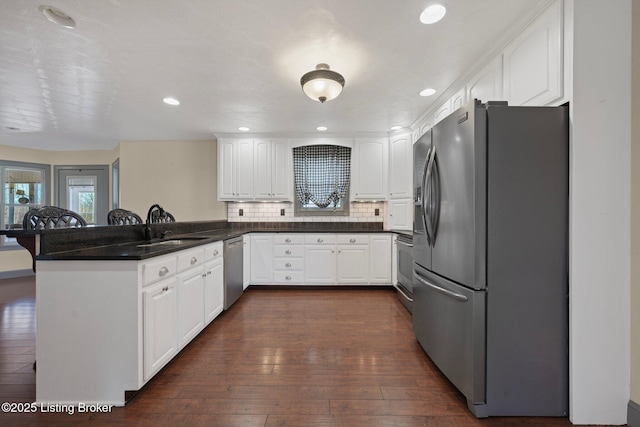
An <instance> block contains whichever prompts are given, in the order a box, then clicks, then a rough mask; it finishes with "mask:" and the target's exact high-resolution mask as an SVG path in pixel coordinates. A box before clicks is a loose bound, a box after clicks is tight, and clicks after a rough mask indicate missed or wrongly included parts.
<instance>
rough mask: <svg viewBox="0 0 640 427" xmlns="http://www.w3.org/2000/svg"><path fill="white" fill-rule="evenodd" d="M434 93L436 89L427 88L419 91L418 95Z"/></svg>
mask: <svg viewBox="0 0 640 427" xmlns="http://www.w3.org/2000/svg"><path fill="white" fill-rule="evenodd" d="M434 93H436V90H435V89H431V88H429V89H425V90H423V91H421V92H420V96H431V95H433V94H434Z"/></svg>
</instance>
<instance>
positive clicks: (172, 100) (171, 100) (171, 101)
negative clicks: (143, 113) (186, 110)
mask: <svg viewBox="0 0 640 427" xmlns="http://www.w3.org/2000/svg"><path fill="white" fill-rule="evenodd" d="M162 102H164V103H165V104H169V105H180V101H178V100H177V99H175V98H171V97H168V98H164V99H163V100H162Z"/></svg>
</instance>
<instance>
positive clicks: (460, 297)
mask: <svg viewBox="0 0 640 427" xmlns="http://www.w3.org/2000/svg"><path fill="white" fill-rule="evenodd" d="M414 272H415V273H416V279H418V281H419V282H420V283H422V284H423V285H425V286H428V287H430V288H431V289H433V290H435V291H438V292H440V293H441V294H444V295H446V296H448V297H451V298H453V299H455V300H457V301H462V302H466V301H468V298H467V297H466V296H465V295H461V294H457V293H455V292H452V291H450V290H448V289H444V288H441V287H440V286H436V285H434V284H433V283H429V282H428V281H427V280H426V279H424V278H423V277H422V276H421V275H420V272H419V271H417V270H414Z"/></svg>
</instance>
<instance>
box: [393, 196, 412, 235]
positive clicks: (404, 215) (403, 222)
mask: <svg viewBox="0 0 640 427" xmlns="http://www.w3.org/2000/svg"><path fill="white" fill-rule="evenodd" d="M386 228H387V229H388V230H412V229H413V199H411V198H407V199H394V200H389V203H388V204H387V222H386Z"/></svg>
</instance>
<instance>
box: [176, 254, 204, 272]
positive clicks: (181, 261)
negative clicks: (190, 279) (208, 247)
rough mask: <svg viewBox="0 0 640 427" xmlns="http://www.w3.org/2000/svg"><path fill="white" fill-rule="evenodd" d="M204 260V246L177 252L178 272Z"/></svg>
mask: <svg viewBox="0 0 640 427" xmlns="http://www.w3.org/2000/svg"><path fill="white" fill-rule="evenodd" d="M203 262H204V248H195V249H192V250H187V251H184V252H181V253H179V254H178V272H180V271H185V270H188V269H190V268H191V267H195V266H196V265H199V264H202V263H203Z"/></svg>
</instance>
